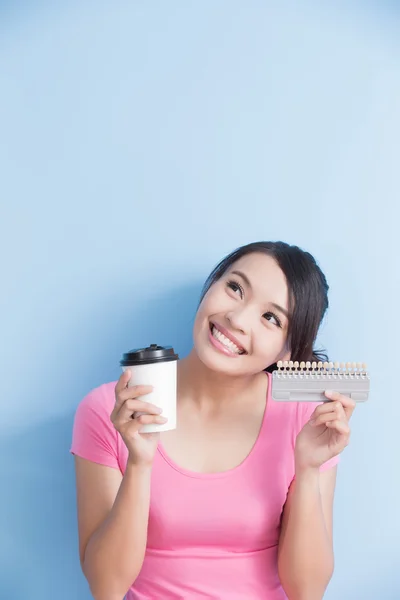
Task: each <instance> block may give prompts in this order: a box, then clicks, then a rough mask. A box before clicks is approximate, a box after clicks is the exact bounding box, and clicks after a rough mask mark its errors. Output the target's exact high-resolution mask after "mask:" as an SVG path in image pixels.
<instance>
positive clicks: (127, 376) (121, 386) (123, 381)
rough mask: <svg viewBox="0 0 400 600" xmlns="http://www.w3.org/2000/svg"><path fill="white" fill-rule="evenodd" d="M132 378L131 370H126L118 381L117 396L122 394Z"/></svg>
mask: <svg viewBox="0 0 400 600" xmlns="http://www.w3.org/2000/svg"><path fill="white" fill-rule="evenodd" d="M131 377H132V372H131V370H130V369H126V370H125V371H124V372H123V373H122V375H121V377H120V378H119V379H118V381H117V385H116V386H115V395H117V394H119V393H120V392H122V390H123V389H125V388H126V386H127V385H128V382H129V380H130V378H131Z"/></svg>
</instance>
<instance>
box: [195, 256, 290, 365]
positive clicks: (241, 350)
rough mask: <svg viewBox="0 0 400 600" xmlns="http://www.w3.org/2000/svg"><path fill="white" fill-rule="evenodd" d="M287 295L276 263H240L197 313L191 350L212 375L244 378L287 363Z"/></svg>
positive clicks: (256, 259) (266, 259)
mask: <svg viewBox="0 0 400 600" xmlns="http://www.w3.org/2000/svg"><path fill="white" fill-rule="evenodd" d="M288 306H289V291H288V286H287V283H286V278H285V276H284V274H283V272H282V271H281V269H280V267H279V266H278V264H277V263H276V261H275V260H274V259H273V258H272V257H270V256H267V255H265V254H260V253H254V254H248V255H247V256H244V257H242V258H241V259H239V260H238V261H237V262H236V263H234V264H233V265H232V266H231V267H230V269H229V270H228V271H227V272H226V273H225V274H224V275H223V276H222V277H221V279H219V280H218V281H217V282H216V283H214V284H213V285H212V286H211V288H210V289H209V291H208V292H207V294H206V295H205V297H204V299H203V301H202V303H201V304H200V306H199V309H198V311H197V315H196V319H195V324H194V332H193V333H194V347H195V350H196V353H197V355H198V357H199V358H200V360H201V361H202V362H203V363H204V365H205V366H207V367H208V368H209V369H211V370H213V371H218V372H220V373H226V374H227V375H228V374H229V375H235V376H246V375H254V374H256V373H261V371H263V370H264V369H266V368H267V367H268V366H269V365H271V364H273V363H275V362H276V361H278V360H288V359H289V358H290V353H289V352H288V350H287V348H286V338H287V330H288V325H289V321H288Z"/></svg>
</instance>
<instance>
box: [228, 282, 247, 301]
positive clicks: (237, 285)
mask: <svg viewBox="0 0 400 600" xmlns="http://www.w3.org/2000/svg"><path fill="white" fill-rule="evenodd" d="M226 286H227V287H228V288H229V289H231V290H232V291H233V292H235V294H237V293H238V292H239V295H240V297H241V298H243V294H244V292H243V288H242V286H241V285H240V283H237V281H228V282H227V284H226Z"/></svg>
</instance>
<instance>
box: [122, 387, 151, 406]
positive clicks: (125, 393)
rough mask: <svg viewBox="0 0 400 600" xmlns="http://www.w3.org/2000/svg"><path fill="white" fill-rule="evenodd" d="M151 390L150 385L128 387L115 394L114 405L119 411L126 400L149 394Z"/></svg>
mask: <svg viewBox="0 0 400 600" xmlns="http://www.w3.org/2000/svg"><path fill="white" fill-rule="evenodd" d="M153 389H154V388H153V386H151V385H132V386H130V387H126V388H124V389H122V390H121V391H120V392H118V394H116V396H115V405H116V407H117V408H118V409H119V408H120V407H121V406H122V405H123V403H124V402H126V400H130V399H133V398H138V397H140V396H145V395H146V394H150V393H151V392H152V391H153Z"/></svg>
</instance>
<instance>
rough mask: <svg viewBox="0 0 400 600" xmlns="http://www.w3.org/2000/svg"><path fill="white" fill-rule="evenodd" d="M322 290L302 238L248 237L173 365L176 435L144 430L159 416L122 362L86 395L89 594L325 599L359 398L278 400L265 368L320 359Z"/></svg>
mask: <svg viewBox="0 0 400 600" xmlns="http://www.w3.org/2000/svg"><path fill="white" fill-rule="evenodd" d="M327 292H328V285H327V282H326V279H325V276H324V275H323V273H322V271H321V270H320V268H319V267H318V265H317V263H316V261H315V260H314V258H313V257H312V256H311V255H310V254H309V253H307V252H305V251H303V250H302V249H300V248H298V247H297V246H290V245H289V244H286V243H283V242H257V243H254V244H249V245H247V246H243V247H242V248H239V249H238V250H236V251H235V252H233V253H232V254H230V255H229V256H227V257H226V258H225V259H223V260H222V261H221V262H220V263H219V264H218V266H217V267H216V268H215V269H214V270H213V272H212V273H211V275H210V276H209V278H208V279H207V281H206V283H205V286H204V289H203V292H202V296H201V300H200V304H199V307H198V310H197V314H196V318H195V323H194V329H193V339H194V344H193V349H192V351H191V352H190V353H189V355H188V356H186V357H185V358H183V359H182V360H180V361H179V363H178V398H177V422H178V425H177V428H176V429H173V430H169V431H163V432H162V433H161V434H155V433H151V434H144V433H140V430H141V427H142V425H143V424H144V423H165V422H166V420H165V418H164V417H163V416H162V415H160V411H159V410H158V407H156V406H151V405H149V404H147V405H145V404H144V403H143V401H142V400H141V398H142V397H143V396H145V395H146V394H148V393H149V391H150V390H149V389H148V388H143V387H140V388H139V387H128V383H129V380H130V377H131V373H130V372H129V370H127V371H125V373H124V374H123V375H122V376H121V377H120V379H119V381H118V382H117V383H115V382H113V383H108V384H105V385H103V386H101V387H100V388H97V389H96V390H93V391H92V392H91V393H90V394H88V396H87V397H86V398H85V399H84V400H83V401H82V402H81V404H80V405H79V407H78V410H77V413H76V418H75V425H74V434H73V443H72V448H71V451H72V452H73V453H74V454H75V462H76V474H77V492H78V493H77V497H78V516H79V539H80V556H81V562H82V568H83V571H84V573H85V575H86V577H87V579H88V581H89V584H90V587H91V590H92V593H93V596H94V598H95V599H96V600H102V599H103V598H104V599H107V600H121V599H122V597H123V596H124V595H125V594H126V593H127V594H128V595H127V599H128V600H134V599H136V600H150V599H154V598H163V599H171V600H172V599H179V598H188V599H190V600H196V599H200V598H215V599H219V600H225V599H226V600H228V599H229V600H243V599H244V598H245V599H246V600H260V599H266V600H283V599H285V598H290V600H297V599H302V598H307V599H309V600H319V599H321V598H322V597H323V594H324V591H325V589H326V587H327V585H328V583H329V580H330V577H331V575H332V570H333V549H332V506H333V496H334V489H335V476H336V464H337V462H338V455H339V454H340V452H341V451H342V450H343V449H344V447H345V446H346V445H347V443H348V440H349V435H350V429H349V425H348V422H349V419H350V416H351V414H352V411H353V409H354V403H353V402H352V401H351V400H350V399H349V398H347V397H345V396H341V395H339V394H336V395H334V396H332V395H329V396H328V397H329V398H330V399H332V400H335V402H331V403H326V404H319V405H318V404H312V403H299V402H296V403H279V402H276V403H275V402H273V401H272V398H271V377H272V376H271V371H273V370H274V369H275V368H276V363H277V361H278V360H289V359H290V360H311V359H314V358H320V357H322V356H323V355H321V354H320V353H317V352H316V351H315V350H314V349H313V346H314V343H315V338H316V335H317V332H318V329H319V325H320V323H321V320H322V318H323V316H324V314H325V312H326V309H327V307H328V299H327ZM327 395H328V393H327ZM144 410H145V411H146V413H147V414H144V415H143V411H144ZM137 415H141V416H137Z"/></svg>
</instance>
